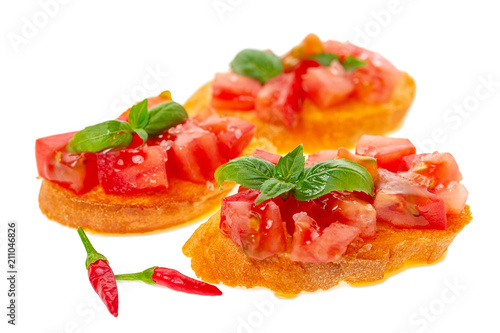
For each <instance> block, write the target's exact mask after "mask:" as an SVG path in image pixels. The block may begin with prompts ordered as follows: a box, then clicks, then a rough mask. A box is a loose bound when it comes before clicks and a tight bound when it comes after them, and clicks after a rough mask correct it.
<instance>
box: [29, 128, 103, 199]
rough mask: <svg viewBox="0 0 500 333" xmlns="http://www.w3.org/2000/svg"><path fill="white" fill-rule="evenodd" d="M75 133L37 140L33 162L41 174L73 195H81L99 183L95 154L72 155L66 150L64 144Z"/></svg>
mask: <svg viewBox="0 0 500 333" xmlns="http://www.w3.org/2000/svg"><path fill="white" fill-rule="evenodd" d="M75 133H76V132H70V133H64V134H58V135H52V136H47V137H44V138H40V139H38V140H36V143H35V155H36V163H37V168H38V175H39V176H40V177H43V178H45V179H47V180H50V181H53V182H55V183H57V184H59V185H61V186H63V187H65V188H67V189H69V190H71V191H73V192H75V193H76V194H83V193H85V192H88V191H90V190H91V189H92V188H93V187H94V186H96V185H97V184H98V183H99V181H98V179H97V165H96V157H95V154H93V153H81V154H71V153H68V152H67V151H66V145H67V144H68V142H69V140H71V138H72V137H73V136H74V135H75Z"/></svg>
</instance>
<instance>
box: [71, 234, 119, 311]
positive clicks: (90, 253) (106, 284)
mask: <svg viewBox="0 0 500 333" xmlns="http://www.w3.org/2000/svg"><path fill="white" fill-rule="evenodd" d="M78 235H80V238H81V239H82V242H83V245H84V246H85V250H86V251H87V260H85V266H86V267H87V271H88V273H89V280H90V284H91V285H92V287H93V288H94V290H95V292H96V293H97V295H99V297H100V298H101V299H102V301H103V302H104V304H105V305H106V307H107V308H108V311H109V312H110V313H111V314H112V315H113V316H115V317H117V316H118V288H117V286H116V279H115V274H114V273H113V270H111V267H109V263H108V260H107V259H106V257H105V256H103V255H102V254H100V253H98V252H97V251H96V250H95V249H94V247H93V246H92V244H91V243H90V241H89V239H88V238H87V235H85V232H84V231H83V229H82V228H81V227H78Z"/></svg>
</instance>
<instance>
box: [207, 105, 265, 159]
mask: <svg viewBox="0 0 500 333" xmlns="http://www.w3.org/2000/svg"><path fill="white" fill-rule="evenodd" d="M198 126H199V127H201V128H203V129H205V130H207V131H209V132H212V133H214V134H215V135H217V139H218V140H219V148H220V151H221V153H222V155H224V156H225V157H226V158H228V159H233V158H236V157H238V156H240V155H241V153H242V152H243V150H244V149H245V148H246V147H247V146H248V144H249V143H250V141H251V140H252V138H253V135H254V134H255V129H256V126H255V125H254V124H252V123H250V122H248V121H245V120H242V119H239V118H236V117H220V116H219V115H216V114H214V115H212V116H210V117H208V118H207V119H205V120H204V121H202V122H200V123H198Z"/></svg>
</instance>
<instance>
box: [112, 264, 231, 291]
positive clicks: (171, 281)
mask: <svg viewBox="0 0 500 333" xmlns="http://www.w3.org/2000/svg"><path fill="white" fill-rule="evenodd" d="M115 278H116V280H129V281H143V282H145V283H148V284H158V285H160V286H164V287H167V288H170V289H173V290H176V291H182V292H184V293H189V294H197V295H204V296H220V295H222V292H221V291H220V290H219V288H217V287H216V286H214V285H211V284H208V283H206V282H203V281H200V280H196V279H193V278H190V277H189V276H186V275H184V274H182V273H180V272H178V271H176V270H175V269H170V268H165V267H158V266H154V267H151V268H148V269H146V270H144V271H142V272H139V273H133V274H119V275H116V276H115Z"/></svg>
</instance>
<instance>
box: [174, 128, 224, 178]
mask: <svg viewBox="0 0 500 333" xmlns="http://www.w3.org/2000/svg"><path fill="white" fill-rule="evenodd" d="M168 133H169V134H170V135H172V137H173V140H172V141H173V142H172V148H171V149H170V150H169V158H171V159H172V161H173V163H174V165H175V170H176V171H177V173H178V175H179V176H180V177H182V178H185V179H188V180H190V181H192V182H195V183H204V182H206V181H207V180H213V179H214V172H215V170H216V169H217V168H218V167H219V166H221V165H222V164H224V163H226V162H227V159H226V158H224V157H223V156H222V154H221V153H220V151H219V145H218V140H217V137H216V136H215V134H214V133H212V132H209V131H206V130H204V129H202V128H200V127H199V126H197V125H196V124H194V123H193V122H192V121H189V120H188V121H186V122H184V123H182V124H180V125H177V126H176V127H172V128H171V129H169V131H168Z"/></svg>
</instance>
